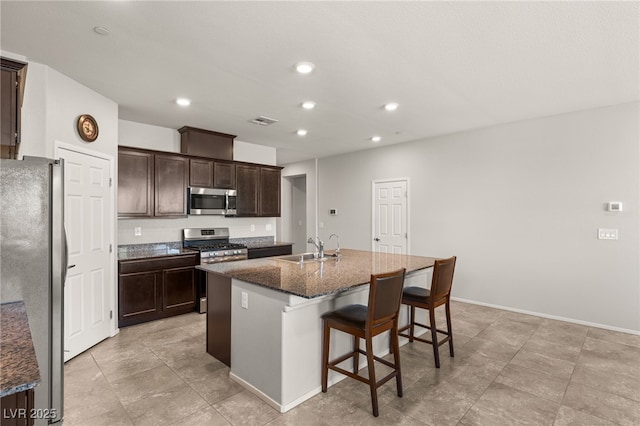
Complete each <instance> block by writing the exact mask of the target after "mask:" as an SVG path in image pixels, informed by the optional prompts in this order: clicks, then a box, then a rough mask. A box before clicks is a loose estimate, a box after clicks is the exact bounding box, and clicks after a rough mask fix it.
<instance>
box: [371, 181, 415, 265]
mask: <svg viewBox="0 0 640 426" xmlns="http://www.w3.org/2000/svg"><path fill="white" fill-rule="evenodd" d="M407 222H408V221H407V181H406V180H404V179H402V180H396V181H380V182H374V183H373V251H376V252H381V253H393V254H407V237H408V231H407Z"/></svg>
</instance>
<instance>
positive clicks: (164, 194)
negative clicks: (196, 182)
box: [154, 154, 189, 216]
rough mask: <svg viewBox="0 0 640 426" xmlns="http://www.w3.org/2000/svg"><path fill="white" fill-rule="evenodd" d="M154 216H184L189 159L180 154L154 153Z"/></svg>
mask: <svg viewBox="0 0 640 426" xmlns="http://www.w3.org/2000/svg"><path fill="white" fill-rule="evenodd" d="M154 176H155V213H154V216H186V214H187V186H189V159H188V158H185V157H182V156H180V155H170V154H155V173H154Z"/></svg>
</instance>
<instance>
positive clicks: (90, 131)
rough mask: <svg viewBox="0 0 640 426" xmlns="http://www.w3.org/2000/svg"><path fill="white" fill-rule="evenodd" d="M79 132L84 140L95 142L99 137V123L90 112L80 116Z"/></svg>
mask: <svg viewBox="0 0 640 426" xmlns="http://www.w3.org/2000/svg"><path fill="white" fill-rule="evenodd" d="M78 134H79V135H80V137H81V138H82V140H83V141H87V142H93V141H95V140H96V139H98V123H97V122H96V119H95V118H93V117H92V116H90V115H89V114H82V115H81V116H80V117H78Z"/></svg>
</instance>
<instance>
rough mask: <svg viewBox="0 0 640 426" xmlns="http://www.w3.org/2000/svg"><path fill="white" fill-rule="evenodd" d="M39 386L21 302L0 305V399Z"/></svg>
mask: <svg viewBox="0 0 640 426" xmlns="http://www.w3.org/2000/svg"><path fill="white" fill-rule="evenodd" d="M39 383H40V369H39V368H38V361H37V359H36V352H35V350H34V349H33V341H32V340H31V330H30V329H29V321H28V319H27V310H26V308H25V306H24V302H22V301H20V302H12V303H3V304H1V305H0V397H3V396H7V395H12V394H14V393H17V392H22V391H25V390H29V389H32V388H34V387H36V386H37V385H38V384H39Z"/></svg>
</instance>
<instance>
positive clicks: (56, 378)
mask: <svg viewBox="0 0 640 426" xmlns="http://www.w3.org/2000/svg"><path fill="white" fill-rule="evenodd" d="M63 185H64V179H63V165H62V160H49V159H44V158H35V157H25V160H23V161H18V160H0V302H3V303H4V302H12V301H16V300H24V302H25V306H26V309H27V315H28V317H29V327H30V328H31V336H32V338H33V344H34V347H35V351H36V357H37V359H38V366H39V368H40V377H41V383H40V384H39V385H38V386H36V388H35V389H34V391H35V402H34V408H36V409H38V408H41V409H55V410H56V414H57V417H56V418H54V419H36V421H35V424H36V425H46V424H47V423H58V422H60V421H61V420H62V414H63V412H62V409H63V407H62V404H63V363H64V361H63V359H64V358H63V336H64V325H63V319H64V309H63V308H64V307H63V302H64V280H65V278H66V274H67V259H68V257H67V244H66V235H65V230H64V198H63V197H64V191H63Z"/></svg>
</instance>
